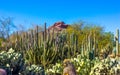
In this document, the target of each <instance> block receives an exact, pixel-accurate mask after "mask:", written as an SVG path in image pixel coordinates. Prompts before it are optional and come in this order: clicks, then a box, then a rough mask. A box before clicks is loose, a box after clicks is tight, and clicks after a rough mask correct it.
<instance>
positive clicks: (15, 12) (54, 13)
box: [0, 0, 120, 33]
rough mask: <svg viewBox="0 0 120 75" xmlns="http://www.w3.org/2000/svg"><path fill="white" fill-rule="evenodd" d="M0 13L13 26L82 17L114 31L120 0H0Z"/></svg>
mask: <svg viewBox="0 0 120 75" xmlns="http://www.w3.org/2000/svg"><path fill="white" fill-rule="evenodd" d="M0 16H3V17H13V18H14V23H15V25H19V24H23V25H25V27H27V28H29V27H30V26H31V25H32V24H40V25H43V24H44V22H47V25H48V26H50V25H52V24H54V22H57V21H64V22H65V23H67V24H71V23H73V22H77V21H79V20H83V21H86V22H88V23H94V24H98V25H101V26H103V27H104V30H105V31H111V32H113V33H114V32H115V31H116V28H119V29H120V0H0Z"/></svg>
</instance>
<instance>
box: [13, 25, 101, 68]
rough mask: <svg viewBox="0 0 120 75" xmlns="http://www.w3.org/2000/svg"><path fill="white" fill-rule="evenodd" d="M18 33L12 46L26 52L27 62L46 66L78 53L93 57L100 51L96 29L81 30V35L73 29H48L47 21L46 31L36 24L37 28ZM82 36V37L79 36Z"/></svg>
mask: <svg viewBox="0 0 120 75" xmlns="http://www.w3.org/2000/svg"><path fill="white" fill-rule="evenodd" d="M98 33H99V32H98ZM16 34H17V35H16V39H15V44H13V45H12V48H14V49H15V50H19V51H21V52H23V53H24V58H25V60H26V61H25V62H26V63H27V64H41V65H43V66H44V68H46V66H47V67H50V65H49V64H55V63H56V62H57V61H62V60H64V59H65V58H71V57H76V56H77V55H78V54H81V55H82V56H83V57H84V56H87V57H88V58H90V59H93V58H94V57H95V56H96V55H98V52H99V50H97V49H98V48H97V47H98V46H97V45H98V41H99V40H98V38H96V36H97V32H96V31H88V32H86V33H85V32H81V33H79V35H78V34H76V32H74V31H73V32H72V33H71V34H68V32H67V31H66V30H63V31H61V32H56V31H55V30H54V29H53V30H48V29H47V27H46V23H45V25H44V31H40V27H39V26H36V27H35V29H30V30H29V31H27V32H17V33H16ZM80 36H81V37H82V38H79V37H80Z"/></svg>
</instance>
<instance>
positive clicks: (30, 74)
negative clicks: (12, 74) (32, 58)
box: [19, 64, 45, 75]
mask: <svg viewBox="0 0 120 75" xmlns="http://www.w3.org/2000/svg"><path fill="white" fill-rule="evenodd" d="M19 74H20V75H45V74H44V69H43V68H42V67H41V66H40V65H34V64H33V65H28V66H24V68H23V69H22V70H21V71H20V72H19Z"/></svg>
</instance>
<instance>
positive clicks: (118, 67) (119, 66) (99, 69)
mask: <svg viewBox="0 0 120 75" xmlns="http://www.w3.org/2000/svg"><path fill="white" fill-rule="evenodd" d="M119 62H120V61H119V59H118V58H116V59H110V58H106V59H103V60H102V61H101V62H99V63H96V64H95V66H94V67H93V68H92V70H91V72H90V75H100V74H105V75H119V74H120V63H119Z"/></svg>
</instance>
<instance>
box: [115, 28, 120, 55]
mask: <svg viewBox="0 0 120 75" xmlns="http://www.w3.org/2000/svg"><path fill="white" fill-rule="evenodd" d="M115 40H116V54H117V55H119V52H120V51H119V29H117V31H116V37H115Z"/></svg>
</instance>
